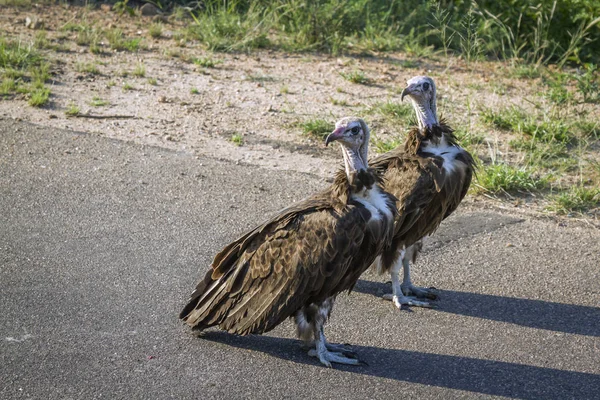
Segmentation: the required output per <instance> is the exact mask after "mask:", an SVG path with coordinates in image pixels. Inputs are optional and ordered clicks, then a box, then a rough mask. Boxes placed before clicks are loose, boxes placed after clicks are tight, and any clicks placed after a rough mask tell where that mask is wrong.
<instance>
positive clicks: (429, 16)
mask: <svg viewBox="0 0 600 400" xmlns="http://www.w3.org/2000/svg"><path fill="white" fill-rule="evenodd" d="M152 3H153V4H154V5H156V6H157V7H158V8H160V9H161V10H162V11H163V12H164V15H165V18H162V19H153V20H152V21H151V22H150V20H149V19H148V20H145V21H146V22H145V24H146V26H145V29H144V30H143V34H140V32H141V31H140V32H138V34H137V35H136V34H135V33H132V31H131V30H127V29H124V28H123V26H124V25H123V24H117V25H116V26H115V25H112V24H111V25H109V24H103V23H101V22H99V21H98V20H96V19H94V18H93V17H89V18H88V16H87V14H86V13H85V10H84V11H83V13H82V17H81V18H76V19H73V20H70V21H69V22H67V23H65V24H63V25H62V26H60V27H59V28H58V29H55V30H54V31H49V32H46V31H44V30H39V31H37V32H35V34H33V35H31V37H30V38H29V39H27V40H25V39H20V38H18V37H4V36H1V37H0V98H2V99H8V100H10V99H25V100H26V101H27V102H28V103H29V104H30V105H31V106H33V107H42V106H47V105H48V104H49V102H50V101H51V100H52V93H51V86H50V85H49V82H50V78H51V76H52V73H51V71H52V69H53V64H54V61H52V58H51V57H49V54H50V53H51V52H58V53H60V52H66V51H76V52H89V53H91V54H93V55H95V56H96V60H94V61H92V62H90V61H89V59H88V61H81V62H77V64H75V65H74V68H75V70H76V71H78V72H79V73H81V74H87V75H88V76H94V75H102V74H103V73H106V72H105V69H106V68H105V67H104V65H105V64H103V63H101V62H100V61H99V60H101V57H110V55H111V54H112V53H115V52H131V53H143V52H144V51H147V49H148V46H151V45H152V44H151V43H165V46H163V48H162V49H161V52H162V54H163V55H164V57H166V58H172V59H176V60H177V61H181V62H186V63H191V64H195V65H196V66H197V71H198V72H200V73H204V74H209V73H210V72H211V71H210V69H213V71H214V69H218V68H219V65H220V64H222V63H224V62H225V61H224V60H225V59H226V57H228V56H227V55H225V54H222V53H223V52H225V53H239V52H246V53H250V52H254V51H258V50H261V49H269V50H275V51H282V52H294V53H298V52H301V53H305V54H306V60H310V57H311V55H310V53H315V52H318V53H321V54H323V53H324V54H329V55H333V56H336V57H339V58H340V59H345V60H349V61H345V60H344V61H342V62H341V64H340V65H339V68H338V69H337V70H336V72H335V74H336V77H337V78H339V81H340V82H342V83H339V82H338V83H337V84H336V83H335V82H332V83H331V84H332V85H340V86H343V85H346V86H345V88H346V89H341V88H338V92H337V93H336V94H335V96H328V97H327V99H328V100H327V101H328V103H330V104H331V105H332V106H335V107H340V108H349V107H352V110H353V111H352V113H353V114H358V115H365V116H366V117H367V118H368V120H369V124H370V126H371V127H372V128H373V134H372V144H373V150H374V151H375V152H377V153H381V152H385V151H388V150H390V149H393V148H395V147H397V146H398V145H399V144H401V143H402V141H403V139H404V137H403V135H402V132H406V131H407V129H408V127H410V126H411V125H412V124H413V123H414V116H413V111H412V108H411V107H410V105H409V104H407V103H401V102H400V101H399V99H398V97H399V96H398V95H399V93H398V92H397V91H394V90H388V92H387V95H388V96H389V98H388V99H387V100H384V101H382V100H381V98H379V99H377V101H375V102H369V103H361V102H360V101H358V100H356V99H359V98H360V96H356V97H355V98H353V97H351V96H349V93H348V92H347V91H348V86H347V85H351V86H352V87H354V88H355V90H356V93H359V92H360V90H361V89H365V88H368V87H369V86H370V87H373V86H376V87H381V88H385V87H386V83H385V82H382V81H381V78H380V77H378V76H377V73H378V72H379V71H373V70H372V69H371V70H369V69H368V68H364V67H363V66H362V65H361V62H360V60H361V59H372V58H373V57H378V58H380V59H382V60H385V61H384V62H383V63H382V66H391V67H392V68H395V69H396V71H401V73H400V74H401V75H402V76H407V75H414V74H421V73H423V72H422V71H423V70H424V69H425V68H426V65H428V64H432V63H433V64H436V65H441V66H445V69H444V68H441V69H434V70H433V71H428V72H427V73H430V74H431V75H432V76H434V78H442V79H443V80H445V82H446V83H447V84H446V85H445V86H444V87H441V88H440V93H441V94H442V96H441V98H440V101H439V104H438V107H439V111H440V113H441V114H442V115H444V112H445V111H448V110H449V111H450V114H451V115H452V121H451V125H452V126H454V127H455V128H456V129H457V131H456V132H455V133H456V136H457V138H458V140H459V141H460V143H461V145H463V146H464V147H465V148H467V149H468V150H469V151H470V152H472V153H473V154H474V155H475V156H476V159H477V163H478V165H479V169H478V173H477V178H476V180H475V182H474V185H473V187H472V193H473V194H474V195H478V196H487V197H493V198H496V199H510V200H511V201H517V200H518V201H532V199H533V201H540V202H541V203H542V204H541V206H542V207H543V208H545V209H546V210H548V211H549V212H552V213H560V214H570V213H571V214H573V215H580V214H586V213H588V214H590V215H595V216H596V217H598V216H599V215H600V194H599V190H600V189H598V188H600V167H599V166H600V154H599V153H600V111H599V110H600V109H599V105H600V68H599V67H598V65H600V2H598V1H596V0H563V1H555V0H524V1H520V2H514V1H509V0H499V1H491V0H476V1H474V2H471V1H463V0H448V1H429V2H424V1H422V0H405V1H391V2H390V1H384V0H316V1H311V2H306V1H301V0H275V1H266V0H258V1H250V0H227V1H223V0H205V1H203V2H196V1H186V0H178V1H170V2H152ZM0 5H5V6H11V7H19V8H22V9H26V8H27V7H33V2H31V1H29V0H0ZM93 8H94V5H90V6H86V9H88V10H92V9H93ZM107 12H108V11H107ZM110 12H112V13H114V15H115V16H118V18H117V19H119V20H125V21H126V20H128V19H136V18H141V17H140V16H139V15H138V14H136V11H135V10H134V9H133V8H132V6H131V5H130V4H128V2H127V1H124V2H117V3H116V4H114V5H113V8H112V11H110ZM159 39H160V40H159ZM196 47H200V48H201V49H202V51H200V52H199V51H193V52H192V51H189V49H191V48H194V49H195V48H196ZM219 52H222V53H221V54H220V53H219ZM391 52H394V54H397V53H400V54H402V57H392V56H390V57H388V55H391V54H392V53H391ZM303 57H304V56H303ZM301 62H305V61H302V60H301ZM306 62H309V61H306ZM99 65H101V66H102V69H101V68H100V67H99ZM227 67H229V66H227ZM224 68H225V66H224ZM454 68H460V69H461V70H467V71H471V74H472V76H473V77H478V76H480V75H481V76H482V75H485V74H482V71H485V73H486V74H487V75H488V76H492V78H490V79H487V78H486V80H485V81H484V80H479V81H477V80H476V79H473V81H472V82H469V83H468V85H467V86H466V87H465V86H462V85H461V83H460V82H453V80H452V72H453V70H454ZM151 71H152V69H151ZM400 74H398V75H400ZM127 75H129V76H130V78H131V79H134V78H138V79H139V78H144V79H145V80H147V82H148V84H149V85H157V84H158V81H157V80H156V78H149V77H147V76H146V66H145V65H144V64H143V62H142V61H140V62H139V63H138V64H137V65H134V66H132V68H131V70H130V71H128V72H123V73H122V76H121V77H122V78H125V77H126V76H127ZM244 79H245V80H247V81H250V82H255V83H256V85H257V87H259V86H260V87H262V86H266V85H270V86H273V87H274V89H273V90H275V91H276V92H278V93H279V95H282V96H293V95H295V93H294V92H292V91H290V86H289V85H288V83H289V82H285V79H284V77H283V74H282V75H280V74H277V75H266V74H264V73H262V72H260V73H257V72H248V73H246V74H245V75H244ZM161 82H162V81H161ZM138 84H139V82H137V83H136V86H135V87H134V86H133V83H131V82H122V90H123V91H129V90H141V89H136V87H139V85H138ZM324 84H327V85H329V83H328V82H324ZM114 85H116V82H114V81H112V83H109V86H114ZM361 85H369V86H361ZM451 85H453V86H451ZM334 87H335V86H334ZM455 88H459V89H460V91H462V92H461V93H462V94H463V95H461V96H456V97H452V98H447V97H445V95H446V94H447V93H449V92H450V91H451V90H454V89H455ZM396 89H397V88H396ZM344 90H346V91H344ZM353 90H354V89H353ZM386 90H387V89H386ZM294 91H295V90H294ZM198 93H199V90H198V89H197V88H195V87H192V88H191V89H190V94H198ZM465 93H466V94H465ZM89 104H91V105H93V106H95V107H101V106H104V105H106V104H109V103H108V102H107V101H105V100H103V99H101V98H99V97H97V98H96V97H95V98H94V99H92V100H91V101H90V103H89ZM286 104H287V103H286ZM281 112H282V113H288V114H293V113H294V111H293V107H292V106H289V107H288V106H286V107H285V108H282V109H281ZM78 113H79V110H78V109H76V106H73V107H69V108H68V109H67V111H66V114H67V115H77V114H78ZM332 119H333V118H331V117H330V115H326V114H323V115H312V116H311V115H308V116H307V115H301V116H300V115H299V116H298V117H297V119H296V122H293V123H292V124H291V125H292V127H293V128H294V129H296V131H297V132H301V133H302V135H303V138H311V139H315V140H321V139H322V138H323V137H325V136H326V135H327V134H328V133H329V132H331V129H332V128H333V125H332ZM231 141H232V142H233V143H235V144H238V145H241V144H243V137H242V136H241V135H238V134H235V135H232V137H231Z"/></svg>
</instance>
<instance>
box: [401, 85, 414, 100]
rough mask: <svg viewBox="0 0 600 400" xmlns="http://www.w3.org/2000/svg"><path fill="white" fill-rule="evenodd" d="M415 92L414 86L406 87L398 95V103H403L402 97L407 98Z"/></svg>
mask: <svg viewBox="0 0 600 400" xmlns="http://www.w3.org/2000/svg"><path fill="white" fill-rule="evenodd" d="M416 91H417V89H416V87H415V86H414V85H408V86H407V87H405V88H404V89H403V90H402V93H401V94H400V101H404V96H409V95H411V94H413V93H414V92H416Z"/></svg>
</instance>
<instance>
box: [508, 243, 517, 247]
mask: <svg viewBox="0 0 600 400" xmlns="http://www.w3.org/2000/svg"><path fill="white" fill-rule="evenodd" d="M506 247H515V245H514V244H512V243H506Z"/></svg>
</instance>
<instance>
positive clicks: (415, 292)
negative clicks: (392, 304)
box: [400, 283, 438, 300]
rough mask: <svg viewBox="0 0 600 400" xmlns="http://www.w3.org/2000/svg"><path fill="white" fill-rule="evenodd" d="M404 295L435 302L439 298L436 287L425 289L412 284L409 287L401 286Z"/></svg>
mask: <svg viewBox="0 0 600 400" xmlns="http://www.w3.org/2000/svg"><path fill="white" fill-rule="evenodd" d="M400 287H401V288H402V293H404V295H405V296H415V297H416V298H419V299H429V300H435V299H437V298H438V294H437V291H436V289H435V288H434V287H430V288H423V287H419V286H414V285H413V284H412V283H411V284H408V285H401V286H400Z"/></svg>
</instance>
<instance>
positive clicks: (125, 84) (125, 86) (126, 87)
mask: <svg viewBox="0 0 600 400" xmlns="http://www.w3.org/2000/svg"><path fill="white" fill-rule="evenodd" d="M134 89H135V88H134V87H133V85H132V84H131V83H129V82H125V83H123V90H125V91H127V90H134Z"/></svg>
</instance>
